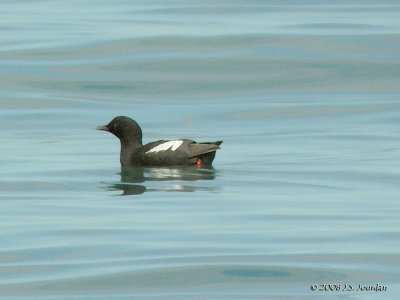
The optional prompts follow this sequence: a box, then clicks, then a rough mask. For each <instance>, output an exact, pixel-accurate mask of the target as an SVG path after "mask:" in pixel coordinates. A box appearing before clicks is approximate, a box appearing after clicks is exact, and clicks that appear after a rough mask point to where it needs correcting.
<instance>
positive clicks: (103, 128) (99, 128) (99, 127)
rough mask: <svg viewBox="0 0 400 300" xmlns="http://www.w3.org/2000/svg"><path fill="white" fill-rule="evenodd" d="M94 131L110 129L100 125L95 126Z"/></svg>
mask: <svg viewBox="0 0 400 300" xmlns="http://www.w3.org/2000/svg"><path fill="white" fill-rule="evenodd" d="M96 130H103V131H110V128H108V126H107V125H101V126H97V127H96Z"/></svg>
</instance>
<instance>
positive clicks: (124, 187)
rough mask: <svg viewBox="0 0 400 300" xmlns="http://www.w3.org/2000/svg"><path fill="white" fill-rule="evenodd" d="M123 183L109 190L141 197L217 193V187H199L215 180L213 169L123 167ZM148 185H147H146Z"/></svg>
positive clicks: (114, 185)
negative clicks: (151, 194) (168, 193)
mask: <svg viewBox="0 0 400 300" xmlns="http://www.w3.org/2000/svg"><path fill="white" fill-rule="evenodd" d="M120 175H121V181H120V182H118V183H110V184H108V190H111V191H118V190H120V191H122V194H121V196H127V195H140V194H143V193H144V192H157V191H163V192H169V191H173V192H194V191H199V190H203V191H204V190H206V191H215V190H216V187H211V186H199V185H198V184H197V183H195V182H198V181H201V180H213V179H215V177H216V171H215V169H214V168H213V167H202V168H197V167H194V166H180V167H157V168H156V167H122V168H121V173H120ZM146 183H147V184H146Z"/></svg>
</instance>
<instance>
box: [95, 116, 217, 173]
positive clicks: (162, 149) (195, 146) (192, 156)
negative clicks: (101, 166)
mask: <svg viewBox="0 0 400 300" xmlns="http://www.w3.org/2000/svg"><path fill="white" fill-rule="evenodd" d="M96 129H97V130H104V131H109V132H111V133H112V134H114V135H115V136H116V137H117V138H119V140H120V142H121V155H120V162H121V166H123V167H125V166H176V165H195V166H198V167H201V166H203V165H205V166H207V165H208V166H209V165H211V164H212V161H213V160H214V157H215V152H216V151H217V150H218V149H219V145H221V143H222V141H217V142H207V143H196V142H195V141H192V140H187V139H179V140H160V141H156V142H151V143H148V144H146V145H143V144H142V129H141V128H140V126H139V124H138V123H136V121H135V120H132V119H131V118H129V117H125V116H119V117H115V118H114V119H113V120H112V121H111V122H110V123H108V124H107V125H103V126H98V127H96Z"/></svg>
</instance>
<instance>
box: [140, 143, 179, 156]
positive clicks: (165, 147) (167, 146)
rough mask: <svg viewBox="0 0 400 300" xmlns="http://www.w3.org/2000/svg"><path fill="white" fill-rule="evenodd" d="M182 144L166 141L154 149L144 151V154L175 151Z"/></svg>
mask: <svg viewBox="0 0 400 300" xmlns="http://www.w3.org/2000/svg"><path fill="white" fill-rule="evenodd" d="M182 144H183V141H179V140H177V141H168V142H165V143H162V144H160V145H158V146H155V147H154V148H151V149H150V150H148V151H146V153H152V152H156V153H157V152H160V151H167V150H172V151H175V150H176V149H178V148H179V146H180V145H182Z"/></svg>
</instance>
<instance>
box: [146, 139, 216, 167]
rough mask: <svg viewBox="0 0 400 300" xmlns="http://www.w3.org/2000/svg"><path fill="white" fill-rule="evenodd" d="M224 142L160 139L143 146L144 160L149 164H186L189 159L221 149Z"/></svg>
mask: <svg viewBox="0 0 400 300" xmlns="http://www.w3.org/2000/svg"><path fill="white" fill-rule="evenodd" d="M221 143H222V142H214V143H211V142H210V143H196V142H195V141H192V140H186V139H184V140H171V141H167V140H160V141H156V142H152V143H149V144H146V145H144V146H143V148H142V160H143V161H145V162H148V163H147V164H148V165H154V164H156V165H176V164H186V163H187V162H188V160H189V159H191V158H193V157H197V156H199V155H202V154H206V153H210V152H214V151H216V150H217V149H219V145H220V144H221Z"/></svg>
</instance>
